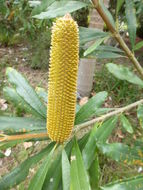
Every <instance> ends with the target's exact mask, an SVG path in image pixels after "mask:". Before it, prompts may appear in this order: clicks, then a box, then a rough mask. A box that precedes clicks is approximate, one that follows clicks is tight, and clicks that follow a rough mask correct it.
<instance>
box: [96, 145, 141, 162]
mask: <svg viewBox="0 0 143 190" xmlns="http://www.w3.org/2000/svg"><path fill="white" fill-rule="evenodd" d="M97 146H98V148H99V149H100V150H101V152H102V153H103V154H105V155H106V156H108V157H110V158H111V159H113V160H115V161H117V162H123V163H124V164H131V165H142V164H143V151H142V150H141V149H140V148H138V147H133V148H132V147H129V146H127V145H124V144H122V143H112V144H106V143H105V144H97Z"/></svg>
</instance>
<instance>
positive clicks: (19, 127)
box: [0, 116, 46, 134]
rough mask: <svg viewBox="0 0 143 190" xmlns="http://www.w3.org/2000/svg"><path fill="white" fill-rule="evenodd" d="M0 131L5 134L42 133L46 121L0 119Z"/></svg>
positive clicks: (19, 118) (3, 117)
mask: <svg viewBox="0 0 143 190" xmlns="http://www.w3.org/2000/svg"><path fill="white" fill-rule="evenodd" d="M0 130H1V131H3V132H4V133H6V134H12V133H26V132H36V131H38V132H40V131H41V132H43V131H46V121H45V120H44V121H43V120H38V119H34V118H22V117H5V116H1V117H0Z"/></svg>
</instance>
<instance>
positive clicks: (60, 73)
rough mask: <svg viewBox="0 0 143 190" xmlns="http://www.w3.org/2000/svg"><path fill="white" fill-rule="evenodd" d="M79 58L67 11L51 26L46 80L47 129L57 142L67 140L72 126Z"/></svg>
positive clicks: (76, 36) (75, 34) (73, 26)
mask: <svg viewBox="0 0 143 190" xmlns="http://www.w3.org/2000/svg"><path fill="white" fill-rule="evenodd" d="M78 61H79V37H78V26H77V23H76V22H75V21H74V20H73V19H72V17H71V16H70V15H69V14H66V15H65V16H64V17H63V18H59V19H57V20H56V23H54V25H53V28H52V41H51V51H50V69H49V83H48V110H47V130H48V135H49V137H50V138H51V139H52V140H53V141H56V142H58V143H62V142H64V141H65V140H67V139H68V137H69V136H70V134H71V131H72V128H73V126H74V118H75V108H76V86H77V70H78Z"/></svg>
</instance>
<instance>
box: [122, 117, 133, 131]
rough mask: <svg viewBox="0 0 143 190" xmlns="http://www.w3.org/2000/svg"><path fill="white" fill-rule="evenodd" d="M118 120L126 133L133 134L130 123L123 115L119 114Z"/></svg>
mask: <svg viewBox="0 0 143 190" xmlns="http://www.w3.org/2000/svg"><path fill="white" fill-rule="evenodd" d="M120 120H121V123H122V125H123V127H124V129H125V130H126V131H127V132H128V133H131V134H132V133H133V132H134V131H133V128H132V125H131V123H130V122H129V120H128V119H127V118H126V117H125V116H124V115H123V114H121V116H120Z"/></svg>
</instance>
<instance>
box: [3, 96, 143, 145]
mask: <svg viewBox="0 0 143 190" xmlns="http://www.w3.org/2000/svg"><path fill="white" fill-rule="evenodd" d="M140 104H143V99H141V100H139V101H137V102H134V103H132V104H130V105H128V106H125V107H122V108H117V109H116V110H114V111H112V112H109V113H107V114H105V115H102V116H100V117H97V118H95V119H92V120H90V121H87V122H85V123H82V124H79V125H75V127H74V129H73V131H72V135H71V136H73V135H74V134H75V133H78V132H79V131H80V130H83V129H85V128H86V127H88V126H89V127H88V130H90V129H91V128H92V127H93V124H94V123H96V122H100V121H104V120H105V119H108V118H110V117H112V116H114V115H118V114H120V113H123V112H125V111H128V110H130V109H132V108H134V107H136V106H138V105H140ZM0 136H2V137H0V142H7V141H14V140H24V139H34V138H44V137H48V134H47V133H35V134H23V135H11V136H9V135H4V134H0Z"/></svg>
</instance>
